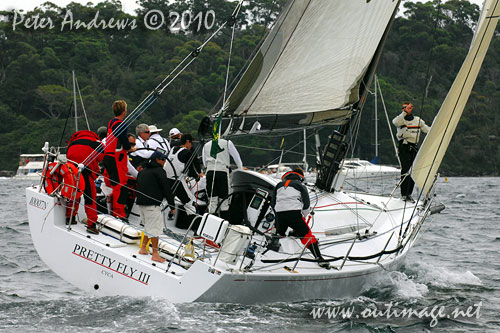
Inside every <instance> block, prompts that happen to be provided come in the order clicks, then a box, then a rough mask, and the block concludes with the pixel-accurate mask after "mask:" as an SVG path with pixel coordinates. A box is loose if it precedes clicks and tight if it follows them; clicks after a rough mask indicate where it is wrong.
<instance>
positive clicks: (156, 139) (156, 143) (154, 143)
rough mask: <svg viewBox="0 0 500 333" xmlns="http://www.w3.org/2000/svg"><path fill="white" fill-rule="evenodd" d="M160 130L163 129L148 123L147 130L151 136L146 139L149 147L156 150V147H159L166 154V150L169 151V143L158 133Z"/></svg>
mask: <svg viewBox="0 0 500 333" xmlns="http://www.w3.org/2000/svg"><path fill="white" fill-rule="evenodd" d="M161 131H163V129H161V128H158V127H156V126H155V125H149V132H150V133H151V136H150V137H149V140H148V142H149V148H152V149H154V150H156V149H157V148H161V149H163V150H164V151H166V152H167V154H168V152H169V151H170V145H169V144H168V141H167V139H165V138H164V137H162V136H161V135H160V132H161Z"/></svg>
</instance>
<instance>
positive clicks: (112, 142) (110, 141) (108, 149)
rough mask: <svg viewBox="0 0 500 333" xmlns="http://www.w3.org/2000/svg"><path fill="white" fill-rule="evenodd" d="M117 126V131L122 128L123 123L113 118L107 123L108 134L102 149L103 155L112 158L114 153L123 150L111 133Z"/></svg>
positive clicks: (118, 140)
mask: <svg viewBox="0 0 500 333" xmlns="http://www.w3.org/2000/svg"><path fill="white" fill-rule="evenodd" d="M115 124H118V126H117V129H120V128H122V124H123V121H121V120H120V119H118V118H113V119H111V120H110V121H109V123H108V134H107V136H106V146H105V147H104V155H111V156H114V155H115V152H120V151H122V150H123V146H122V143H121V142H120V139H118V137H117V136H115V133H113V127H114V126H115Z"/></svg>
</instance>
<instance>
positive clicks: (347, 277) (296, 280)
mask: <svg viewBox="0 0 500 333" xmlns="http://www.w3.org/2000/svg"><path fill="white" fill-rule="evenodd" d="M378 272H380V271H374V272H367V273H363V274H356V275H349V276H340V277H331V278H314V279H273V280H255V281H252V280H245V279H235V280H233V281H234V282H261V281H262V282H313V281H324V280H340V279H350V278H353V277H358V276H364V275H370V274H374V273H378Z"/></svg>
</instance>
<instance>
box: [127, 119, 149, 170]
mask: <svg viewBox="0 0 500 333" xmlns="http://www.w3.org/2000/svg"><path fill="white" fill-rule="evenodd" d="M135 135H136V136H137V137H136V142H135V144H136V146H135V147H136V150H135V151H134V152H133V153H131V154H130V156H131V158H132V165H133V166H134V167H136V168H137V167H139V165H141V164H142V163H144V162H147V161H149V158H150V157H151V155H152V154H153V153H154V151H155V150H154V149H152V148H150V147H149V138H150V137H151V132H150V131H149V126H148V125H147V124H139V125H137V126H136V127H135Z"/></svg>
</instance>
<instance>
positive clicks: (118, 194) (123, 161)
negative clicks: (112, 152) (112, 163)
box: [113, 151, 128, 219]
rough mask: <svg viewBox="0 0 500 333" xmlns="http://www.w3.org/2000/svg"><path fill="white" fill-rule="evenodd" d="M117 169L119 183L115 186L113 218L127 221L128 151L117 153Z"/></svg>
mask: <svg viewBox="0 0 500 333" xmlns="http://www.w3.org/2000/svg"><path fill="white" fill-rule="evenodd" d="M116 168H117V176H118V182H117V183H115V184H114V186H113V216H115V217H119V218H122V219H125V218H126V214H125V203H126V202H127V198H128V190H127V187H126V185H127V180H128V177H127V171H128V169H127V152H126V151H120V152H117V153H116Z"/></svg>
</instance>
